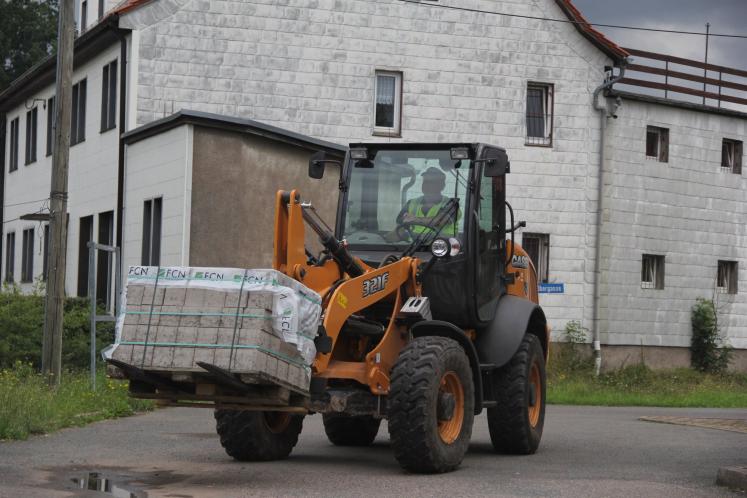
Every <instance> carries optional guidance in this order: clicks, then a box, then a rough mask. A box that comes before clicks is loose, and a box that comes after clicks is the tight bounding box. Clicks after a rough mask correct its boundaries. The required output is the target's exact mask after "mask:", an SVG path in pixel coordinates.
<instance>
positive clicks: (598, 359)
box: [592, 64, 625, 375]
mask: <svg viewBox="0 0 747 498" xmlns="http://www.w3.org/2000/svg"><path fill="white" fill-rule="evenodd" d="M624 75H625V65H624V64H623V65H621V66H620V74H619V75H618V76H617V77H616V78H611V79H610V80H609V81H605V82H604V83H602V84H601V85H599V86H598V87H597V88H596V89H595V90H594V96H593V99H594V109H596V110H597V111H599V172H598V174H597V216H596V226H595V227H594V234H595V241H594V300H593V303H594V304H593V311H592V313H593V314H592V327H593V329H592V334H593V346H594V372H595V373H596V375H599V372H600V371H601V369H602V347H601V344H600V341H599V336H600V333H599V306H600V305H599V295H600V290H599V289H600V286H601V285H600V284H601V266H602V265H601V259H602V213H603V212H604V196H603V195H602V192H603V189H604V148H605V136H606V134H607V133H606V131H607V118H609V117H610V113H609V111H608V109H607V104H606V102H605V103H604V104H599V94H600V93H601V92H602V90H605V89H609V88H612V85H614V84H615V83H617V82H618V81H620V80H621V79H622V78H623V76H624Z"/></svg>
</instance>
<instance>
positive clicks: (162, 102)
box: [120, 0, 610, 330]
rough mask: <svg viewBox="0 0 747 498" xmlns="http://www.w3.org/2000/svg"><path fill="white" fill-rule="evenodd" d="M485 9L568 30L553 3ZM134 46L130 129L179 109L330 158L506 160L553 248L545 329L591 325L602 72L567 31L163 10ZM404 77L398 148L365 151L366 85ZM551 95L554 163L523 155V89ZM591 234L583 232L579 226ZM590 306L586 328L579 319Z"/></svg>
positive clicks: (370, 5) (523, 206) (422, 14)
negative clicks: (310, 143)
mask: <svg viewBox="0 0 747 498" xmlns="http://www.w3.org/2000/svg"><path fill="white" fill-rule="evenodd" d="M480 7H483V8H486V9H488V10H496V11H505V12H513V13H517V14H526V15H536V16H545V17H554V18H563V17H564V14H563V13H562V11H561V10H560V9H559V7H558V6H557V5H556V4H555V2H554V1H553V0H540V1H536V2H525V1H523V0H507V1H486V2H482V4H480ZM120 23H121V24H122V25H123V26H126V27H131V28H134V29H136V30H138V32H139V57H140V63H139V65H138V82H139V84H138V86H137V92H138V96H137V122H138V124H144V123H147V122H150V121H152V120H154V119H158V118H161V117H163V116H165V115H168V114H171V112H172V111H178V110H179V109H181V108H188V109H194V110H202V111H209V112H215V113H221V114H226V115H233V116H241V117H248V118H252V119H256V120H259V121H262V122H265V123H269V124H273V125H277V126H280V127H283V128H287V129H290V130H293V131H297V132H300V133H304V134H308V135H310V136H314V137H317V138H322V139H325V140H330V141H333V142H337V143H343V144H345V143H349V142H351V141H359V140H362V141H386V140H395V141H400V140H405V141H459V142H462V141H468V142H473V141H484V142H488V143H493V144H497V145H501V146H503V147H506V148H507V149H508V151H509V156H510V158H511V164H512V174H511V175H510V176H509V178H508V185H509V187H508V198H509V199H510V201H511V202H512V203H513V205H514V207H515V209H516V212H517V216H518V218H519V219H523V220H526V221H527V223H528V228H527V231H532V232H544V233H549V234H550V240H551V244H552V245H553V248H552V250H551V262H550V277H551V280H552V281H558V282H564V283H565V284H566V286H565V288H566V293H565V294H564V295H560V296H557V295H542V304H543V306H545V308H546V311H547V313H548V315H549V316H550V318H551V321H552V324H553V328H554V329H555V330H561V329H562V328H563V326H564V325H565V323H566V322H567V321H568V320H572V319H583V318H586V320H587V326H589V325H590V324H589V323H588V319H590V317H591V308H590V306H591V283H592V282H593V276H592V274H591V269H592V268H591V267H592V265H591V261H593V260H590V259H589V257H590V256H592V255H593V253H589V251H588V250H585V249H584V248H585V247H592V248H593V243H594V242H593V233H594V230H593V223H594V217H593V215H591V216H590V215H589V213H593V212H594V210H595V209H596V207H595V206H596V204H595V201H596V198H595V195H596V194H595V185H596V164H597V154H596V150H597V143H598V142H597V141H598V118H597V115H596V113H595V112H594V110H593V108H592V99H591V95H592V92H593V89H594V88H595V87H596V86H597V85H599V84H600V83H601V82H602V80H603V74H602V71H603V68H604V66H605V65H606V64H609V63H610V61H609V60H608V59H607V58H606V57H605V56H604V55H603V54H602V53H601V52H600V51H599V50H598V49H597V48H596V47H594V46H593V45H591V43H589V42H588V41H587V40H586V39H585V38H583V37H582V36H581V35H580V34H579V33H578V32H577V31H576V29H575V28H574V27H573V26H572V25H570V24H561V23H547V22H542V21H535V20H528V19H519V18H506V17H499V16H491V15H483V14H475V13H470V12H461V11H455V10H446V9H439V8H437V7H429V6H427V5H412V4H408V3H404V2H399V1H397V0H387V1H377V2H370V1H363V0H345V1H339V0H338V1H334V0H318V1H314V2H311V1H308V0H290V1H287V2H281V4H278V3H275V2H268V3H259V2H230V1H225V0H213V1H210V2H205V1H200V0H159V1H158V2H153V3H151V4H146V5H145V6H143V7H141V8H139V9H137V10H135V11H132V12H131V13H128V14H126V15H124V16H123V18H122V19H121V21H120ZM377 69H378V70H394V71H402V73H403V87H404V88H403V109H402V138H401V139H396V138H395V139H388V138H381V137H374V136H372V130H373V115H372V110H373V100H374V96H373V92H374V79H375V71H376V70H377ZM530 81H531V82H544V83H553V84H554V85H555V105H554V112H555V123H554V131H555V138H554V144H553V147H552V148H545V147H527V146H525V145H524V137H525V124H524V123H525V111H526V104H525V102H526V87H527V83H528V82H530ZM590 224H591V225H590ZM584 306H586V312H585V310H584Z"/></svg>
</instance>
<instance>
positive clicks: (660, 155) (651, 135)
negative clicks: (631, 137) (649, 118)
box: [646, 126, 669, 163]
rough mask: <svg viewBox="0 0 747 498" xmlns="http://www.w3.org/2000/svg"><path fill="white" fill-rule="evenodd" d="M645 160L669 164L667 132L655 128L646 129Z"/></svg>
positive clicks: (666, 130)
mask: <svg viewBox="0 0 747 498" xmlns="http://www.w3.org/2000/svg"><path fill="white" fill-rule="evenodd" d="M646 158H648V159H655V160H657V161H659V162H660V163H666V162H669V130H668V129H666V128H659V127H657V126H648V127H646Z"/></svg>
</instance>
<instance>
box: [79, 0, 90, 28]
mask: <svg viewBox="0 0 747 498" xmlns="http://www.w3.org/2000/svg"><path fill="white" fill-rule="evenodd" d="M87 24H88V2H87V1H86V0H83V1H82V2H81V3H80V29H79V31H80V32H81V33H82V32H83V31H85V30H86V25H87Z"/></svg>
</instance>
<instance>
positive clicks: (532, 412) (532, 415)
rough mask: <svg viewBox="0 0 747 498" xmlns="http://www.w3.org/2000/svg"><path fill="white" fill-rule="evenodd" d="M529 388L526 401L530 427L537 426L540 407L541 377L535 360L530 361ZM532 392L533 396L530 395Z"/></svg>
mask: <svg viewBox="0 0 747 498" xmlns="http://www.w3.org/2000/svg"><path fill="white" fill-rule="evenodd" d="M529 388H530V389H531V391H530V393H529V401H528V403H527V409H528V411H529V424H530V425H531V426H532V427H537V423H539V418H540V411H541V409H542V379H541V378H540V369H539V366H538V365H537V362H536V361H535V362H533V363H532V368H531V370H530V371H529ZM532 392H533V393H534V396H532Z"/></svg>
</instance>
